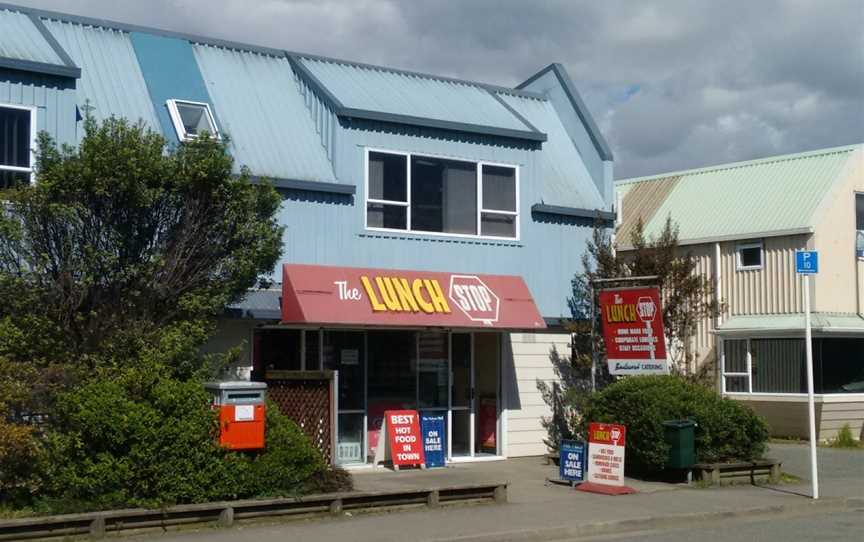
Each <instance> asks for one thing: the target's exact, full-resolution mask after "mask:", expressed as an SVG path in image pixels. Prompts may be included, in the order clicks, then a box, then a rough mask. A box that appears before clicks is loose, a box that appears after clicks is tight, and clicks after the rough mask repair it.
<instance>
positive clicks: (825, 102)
mask: <svg viewBox="0 0 864 542" xmlns="http://www.w3.org/2000/svg"><path fill="white" fill-rule="evenodd" d="M8 1H11V2H17V3H26V4H29V5H33V6H37V7H42V8H45V9H54V10H58V11H65V12H70V13H76V14H79V15H88V16H96V17H102V18H106V19H113V20H118V21H124V22H130V23H135V24H141V25H146V26H156V27H160V28H165V29H170V30H176V31H182V32H189V33H195V34H205V35H208V36H213V37H219V38H225V39H231V40H237V41H243V42H248V43H254V44H259V45H267V46H271V47H276V48H283V49H288V50H293V51H302V52H307V53H315V54H321V55H327V56H335V57H339V58H345V59H351V60H358V61H362V62H368V63H373V64H385V65H388V66H395V67H400V68H405V69H411V70H417V71H424V72H431V73H436V74H442V75H449V76H454V77H461V78H466V79H472V80H477V81H483V82H488V83H496V84H501V85H507V86H511V85H516V84H518V83H519V82H521V81H523V80H524V79H526V78H527V77H528V76H530V75H531V74H533V73H534V72H536V71H537V70H539V69H540V68H542V67H543V66H545V65H547V64H549V63H551V62H561V63H562V64H564V65H565V66H566V67H567V69H568V70H569V72H570V75H571V77H572V78H573V80H574V82H575V83H576V86H577V88H578V89H579V90H580V92H581V93H582V95H583V98H584V99H585V101H586V103H587V104H588V106H589V109H590V110H591V112H592V114H593V115H594V117H595V119H596V120H597V123H598V124H599V125H600V128H601V130H602V131H603V134H604V135H605V136H606V138H607V139H608V140H609V142H610V144H611V146H612V150H613V152H614V154H615V160H616V165H615V170H616V173H615V176H616V177H617V178H626V177H633V176H641V175H649V174H653V173H660V172H664V171H671V170H676V169H684V168H690V167H699V166H704V165H710V164H716V163H723V162H729V161H735V160H746V159H750V158H757V157H762V156H769V155H773V154H782V153H790V152H798V151H803V150H811V149H818V148H825V147H831V146H837V145H847V144H851V143H860V142H864V0H724V1H709V0H704V1H700V0H688V1H675V0H638V1H637V0H631V1H625V0H621V1H614V0H603V1H597V0H586V1H581V0H580V1H576V0H561V1H541V0H533V1H529V0H513V1H507V0H498V1H495V0H473V1H468V0H465V1H461V2H457V1H447V0H434V1H432V0H429V1H419V0H344V1H341V0H318V1H315V0H297V1H294V0H146V1H145V0H31V1H29V2H27V0H8Z"/></svg>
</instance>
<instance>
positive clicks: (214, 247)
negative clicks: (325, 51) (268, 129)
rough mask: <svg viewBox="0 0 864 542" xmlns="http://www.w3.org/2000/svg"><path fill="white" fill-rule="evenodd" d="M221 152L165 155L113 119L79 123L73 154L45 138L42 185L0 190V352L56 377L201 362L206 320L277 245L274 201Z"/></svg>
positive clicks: (264, 266)
mask: <svg viewBox="0 0 864 542" xmlns="http://www.w3.org/2000/svg"><path fill="white" fill-rule="evenodd" d="M227 144H228V143H227V142H225V141H220V140H216V139H213V138H208V137H201V138H198V139H196V140H194V141H191V142H186V143H183V144H182V145H180V146H179V147H178V148H169V147H168V146H167V145H166V141H165V139H164V138H163V137H162V136H161V135H159V134H157V133H155V132H152V131H150V130H148V129H147V128H145V127H144V126H143V125H141V124H130V123H128V122H127V121H125V120H120V119H114V118H111V119H108V120H106V121H104V122H103V123H101V124H99V123H97V122H96V121H95V120H94V119H93V118H87V119H86V120H85V121H84V136H83V139H82V140H81V142H80V144H79V145H78V146H77V147H75V148H73V147H69V146H62V147H59V146H57V145H56V144H55V142H54V141H52V140H51V138H50V137H49V136H48V135H47V134H45V133H42V134H40V136H39V140H38V148H37V161H36V171H37V174H36V182H35V183H34V184H31V185H24V186H20V187H17V188H16V189H13V190H9V191H6V192H4V193H3V194H2V198H3V199H4V200H6V201H7V202H8V203H7V205H6V206H5V208H4V210H3V212H2V213H0V356H3V357H5V358H7V359H9V360H11V361H17V362H21V363H33V364H36V365H37V366H38V367H40V368H43V369H44V368H47V367H55V368H57V369H58V371H59V372H61V373H66V376H65V377H64V376H57V377H56V378H59V379H60V380H63V378H72V379H73V380H74V379H78V378H80V376H81V375H80V372H87V373H93V372H98V371H100V370H102V369H106V368H107V369H109V370H113V369H116V368H120V367H123V366H127V365H129V364H135V363H137V361H138V360H140V358H141V357H142V354H148V353H151V354H152V353H153V352H157V351H158V352H160V353H161V357H162V359H161V361H163V362H165V365H166V366H169V367H173V368H174V370H176V371H178V372H180V373H183V372H184V371H185V372H187V373H189V372H191V371H193V370H194V369H195V368H196V367H197V366H200V360H199V359H198V358H199V356H198V354H197V346H198V345H200V344H201V343H202V342H203V341H204V340H206V338H207V336H208V333H209V332H210V329H211V328H210V325H211V323H212V320H213V318H214V317H215V316H216V315H218V314H219V313H220V312H221V311H222V310H223V308H224V307H225V305H226V304H229V303H231V302H235V301H237V300H239V299H240V298H241V297H242V296H243V295H244V293H245V292H246V290H247V289H248V288H250V287H252V286H254V285H255V283H256V281H257V280H258V277H259V276H261V275H263V274H266V273H269V272H270V271H271V270H272V269H273V267H274V265H275V263H276V261H277V260H278V257H279V255H280V250H281V236H282V228H281V227H280V226H279V224H278V222H277V219H276V212H277V210H278V208H279V205H280V198H279V195H278V193H276V191H275V190H274V189H273V188H272V187H271V186H268V185H254V184H251V183H250V182H249V178H248V175H246V174H245V173H242V174H240V175H239V176H238V175H235V174H234V173H233V171H232V169H233V162H232V158H231V156H230V155H229V154H228V152H227ZM150 358H151V359H152V358H153V356H150ZM40 373H41V371H40ZM70 375H71V376H70Z"/></svg>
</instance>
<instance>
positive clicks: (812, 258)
mask: <svg viewBox="0 0 864 542" xmlns="http://www.w3.org/2000/svg"><path fill="white" fill-rule="evenodd" d="M795 272H796V273H798V274H799V275H802V278H803V281H804V341H805V343H806V345H805V349H806V351H807V415H808V417H809V425H810V478H811V480H812V483H813V499H814V500H815V499H818V498H819V468H818V466H817V464H816V404H815V400H814V397H813V332H812V329H811V326H810V275H815V274H816V273H818V272H819V253H818V252H816V251H815V250H810V251H804V250H799V251H796V252H795Z"/></svg>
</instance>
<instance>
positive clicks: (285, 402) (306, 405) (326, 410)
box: [267, 374, 333, 463]
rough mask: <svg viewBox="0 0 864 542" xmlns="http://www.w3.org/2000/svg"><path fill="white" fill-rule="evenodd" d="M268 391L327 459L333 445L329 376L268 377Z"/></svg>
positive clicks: (283, 412) (286, 414) (280, 408)
mask: <svg viewBox="0 0 864 542" xmlns="http://www.w3.org/2000/svg"><path fill="white" fill-rule="evenodd" d="M268 376H269V375H268ZM283 376H287V375H283ZM296 376H306V375H301V374H298V375H296ZM267 395H268V396H269V397H270V400H272V401H273V402H274V403H276V404H277V405H279V410H280V411H281V412H282V414H284V415H285V416H288V417H289V418H291V419H292V420H294V422H295V423H296V424H297V425H299V426H300V428H301V429H302V430H303V432H304V433H306V435H307V436H308V437H309V439H310V440H311V441H312V443H313V444H314V445H315V446H317V447H318V449H319V450H321V453H322V454H323V455H324V459H325V460H326V461H327V462H328V463H329V462H330V460H331V457H332V456H331V454H332V448H333V446H332V444H333V443H332V442H331V440H332V438H331V435H332V423H333V422H332V420H331V408H330V403H331V400H332V399H331V397H330V379H329V378H326V377H324V378H287V379H283V378H278V379H273V380H271V379H269V378H268V379H267Z"/></svg>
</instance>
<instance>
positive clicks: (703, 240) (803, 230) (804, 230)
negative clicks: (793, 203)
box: [619, 226, 814, 250]
mask: <svg viewBox="0 0 864 542" xmlns="http://www.w3.org/2000/svg"><path fill="white" fill-rule="evenodd" d="M813 231H814V229H813V226H803V227H800V228H790V229H788V230H774V231H760V232H752V233H751V232H746V233H731V234H729V235H716V236H711V237H697V238H693V239H681V240H679V241H678V245H704V244H708V243H717V242H722V241H742V240H745V239H762V238H765V237H784V236H787V235H807V234H811V233H813ZM619 249H620V250H633V246H632V245H622V246H621V247H619Z"/></svg>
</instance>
